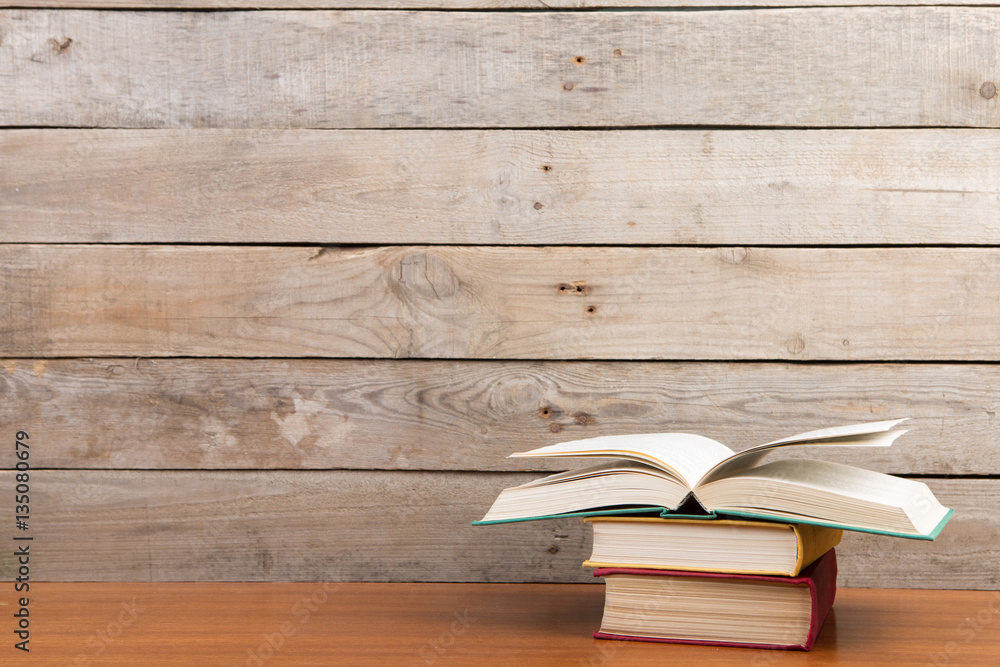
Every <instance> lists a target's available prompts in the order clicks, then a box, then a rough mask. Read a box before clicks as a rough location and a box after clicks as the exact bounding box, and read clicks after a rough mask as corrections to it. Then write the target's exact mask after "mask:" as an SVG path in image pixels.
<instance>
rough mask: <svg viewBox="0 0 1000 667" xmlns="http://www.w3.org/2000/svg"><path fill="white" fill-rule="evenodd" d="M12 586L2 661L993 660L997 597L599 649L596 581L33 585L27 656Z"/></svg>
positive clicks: (853, 610) (846, 592)
mask: <svg viewBox="0 0 1000 667" xmlns="http://www.w3.org/2000/svg"><path fill="white" fill-rule="evenodd" d="M3 589H4V590H3V592H2V593H0V619H4V620H3V621H0V636H3V637H5V639H4V641H3V644H2V645H0V664H3V665H20V664H24V665H74V666H78V667H83V666H85V665H118V664H121V665H142V666H144V667H149V666H155V665H222V666H225V667H233V666H237V665H238V666H239V667H245V666H247V667H249V666H256V667H263V665H414V666H422V665H581V666H593V667H598V666H605V665H629V666H633V665H654V664H655V665H699V666H700V665H708V666H711V665H751V666H755V667H756V666H768V667H770V666H772V665H786V664H787V665H805V664H808V665H865V666H869V665H873V664H879V663H886V664H888V663H893V664H895V665H938V666H941V665H993V666H995V665H998V664H1000V592H991V591H920V590H880V589H841V590H839V591H838V592H837V601H836V604H835V605H834V608H833V612H832V613H831V616H830V617H829V618H828V619H827V622H826V624H825V626H824V627H823V630H822V632H821V633H820V636H819V639H818V641H817V643H816V646H815V647H814V648H813V650H812V651H811V652H809V653H804V652H800V651H767V650H754V649H738V648H714V647H707V646H682V645H669V644H648V643H642V642H617V641H601V640H596V639H593V638H592V637H591V633H592V632H593V631H594V630H596V629H597V627H598V626H599V625H600V620H601V611H602V608H603V602H604V601H603V597H604V589H603V586H601V585H599V584H597V585H588V584H376V583H368V584H335V583H327V584H323V583H319V584H315V583H296V584H288V583H157V584H150V583H75V584H69V583H32V584H31V591H30V595H31V598H30V601H29V605H28V609H29V618H30V626H29V631H30V643H29V644H28V646H29V647H30V649H31V652H30V653H29V654H24V653H23V652H21V651H19V650H17V649H15V648H14V647H13V644H14V642H15V641H16V640H17V639H16V637H15V636H14V635H13V634H12V632H13V630H14V629H15V627H14V622H15V621H16V619H15V618H14V616H13V612H16V611H17V610H18V600H17V599H16V598H15V593H14V592H13V585H12V584H4V585H3ZM12 637H14V639H11V638H12Z"/></svg>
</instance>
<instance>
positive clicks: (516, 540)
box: [0, 470, 1000, 589]
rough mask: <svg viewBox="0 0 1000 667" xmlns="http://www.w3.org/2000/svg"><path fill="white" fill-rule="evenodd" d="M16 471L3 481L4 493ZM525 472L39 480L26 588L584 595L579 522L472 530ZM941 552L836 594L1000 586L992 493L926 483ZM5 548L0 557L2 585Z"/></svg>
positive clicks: (881, 547)
mask: <svg viewBox="0 0 1000 667" xmlns="http://www.w3.org/2000/svg"><path fill="white" fill-rule="evenodd" d="M12 475H13V472H12V471H3V472H0V483H2V484H3V486H4V488H11V487H10V484H11V483H12V482H13V479H12ZM534 476H535V475H531V474H526V473H459V472H453V473H448V472H371V471H328V472H321V471H277V470H276V471H267V472H239V471H232V472H208V471H193V472H179V471H178V472H151V471H91V470H87V471H46V470H38V471H34V472H33V473H32V475H31V489H32V496H31V500H32V506H31V515H32V519H31V524H30V530H31V534H32V535H33V536H34V538H35V539H34V543H35V544H36V545H37V546H38V547H40V548H39V549H38V550H37V554H36V555H34V556H33V557H32V561H31V562H32V570H31V572H32V576H33V579H32V580H33V581H35V580H41V581H75V580H86V581H123V580H124V581H173V580H182V581H314V580H332V581H479V582H501V581H503V582H516V581H535V582H542V581H550V582H567V581H581V582H582V581H587V580H588V579H589V576H590V575H589V571H586V570H583V569H582V568H581V567H580V564H581V563H582V562H583V560H584V559H585V558H586V557H587V556H589V555H590V533H589V531H590V529H589V528H587V527H586V525H585V524H584V523H583V522H582V521H581V520H579V519H575V520H574V519H560V520H556V521H545V522H524V523H517V524H507V525H499V526H471V525H470V522H471V521H472V520H474V519H478V518H480V517H481V516H482V515H483V514H485V512H486V510H487V509H488V508H489V506H490V504H491V503H492V502H493V499H494V498H495V497H496V494H497V493H498V492H499V491H500V490H501V489H502V488H504V487H507V486H513V485H515V484H519V483H523V482H525V481H527V480H529V479H531V478H533V477H534ZM924 481H925V482H926V483H927V484H928V486H930V487H931V489H932V490H933V491H934V492H935V494H936V495H937V496H938V498H939V499H940V500H941V502H942V503H944V504H945V505H947V506H949V507H953V508H955V510H956V513H955V517H954V518H953V519H952V520H951V522H950V523H949V524H948V526H946V528H945V530H944V531H943V532H942V534H941V536H940V537H939V538H938V539H937V540H936V541H934V542H931V543H928V542H925V541H923V540H904V539H897V538H888V537H873V536H869V535H853V534H852V535H848V536H846V537H845V539H844V541H843V543H842V547H839V548H838V553H839V554H840V559H839V560H840V563H841V565H840V569H841V573H842V574H841V579H840V581H841V583H842V584H843V585H845V586H862V587H868V586H896V587H903V588H981V589H992V588H997V587H998V586H1000V553H998V547H997V544H996V540H995V539H994V537H995V535H996V534H997V530H998V529H1000V525H998V522H1000V519H998V518H997V516H996V512H995V511H994V509H995V508H996V506H997V503H998V502H1000V484H998V483H997V481H996V480H945V479H927V480H924ZM13 567H14V556H13V550H9V551H4V552H3V553H0V578H3V579H7V580H10V579H11V573H12V572H13Z"/></svg>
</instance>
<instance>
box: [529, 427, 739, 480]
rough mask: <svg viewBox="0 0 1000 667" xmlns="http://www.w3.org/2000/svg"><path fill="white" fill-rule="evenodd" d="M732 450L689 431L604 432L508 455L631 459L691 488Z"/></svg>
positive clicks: (728, 455)
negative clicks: (622, 433) (670, 476)
mask: <svg viewBox="0 0 1000 667" xmlns="http://www.w3.org/2000/svg"><path fill="white" fill-rule="evenodd" d="M732 454H733V450H731V449H729V448H728V447H726V446H725V445H723V444H722V443H721V442H716V441H715V440H712V439H711V438H706V437H703V436H700V435H692V434H690V433H645V434H640V435H606V436H601V437H599V438H588V439H586V440H573V441H570V442H561V443H559V444H557V445H549V446H548V447H541V448H539V449H533V450H531V451H530V452H518V453H516V454H511V455H510V456H511V458H514V457H518V458H520V457H549V456H552V457H561V456H571V457H572V456H603V457H612V456H613V457H616V458H624V459H631V460H633V461H639V462H641V463H648V464H649V465H652V466H656V467H657V468H660V469H661V470H664V471H666V472H668V473H670V474H671V475H673V476H675V477H676V478H677V480H678V481H679V482H681V483H683V484H684V485H685V486H686V487H687V488H692V487H693V486H694V483H695V482H697V481H698V480H699V479H701V478H702V477H703V476H704V475H705V473H707V472H708V471H709V470H710V469H711V468H712V467H713V466H715V465H716V464H718V463H719V462H721V461H724V460H725V459H727V458H728V457H730V456H732Z"/></svg>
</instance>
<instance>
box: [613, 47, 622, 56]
mask: <svg viewBox="0 0 1000 667" xmlns="http://www.w3.org/2000/svg"><path fill="white" fill-rule="evenodd" d="M611 55H613V56H614V57H615V58H621V57H622V50H621V49H615V50H614V51H612V52H611Z"/></svg>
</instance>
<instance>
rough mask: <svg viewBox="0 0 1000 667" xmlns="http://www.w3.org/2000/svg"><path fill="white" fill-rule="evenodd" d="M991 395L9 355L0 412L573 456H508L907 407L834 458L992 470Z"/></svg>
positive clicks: (731, 378) (906, 384) (825, 376)
mask: <svg viewBox="0 0 1000 667" xmlns="http://www.w3.org/2000/svg"><path fill="white" fill-rule="evenodd" d="M998 404H1000V367H998V366H996V365H992V364H983V365H980V364H836V365H827V364H791V365H790V364H771V363H752V364H750V363H707V362H693V363H673V362H638V363H636V362H488V361H416V360H413V361H405V360H376V361H373V360H289V359H273V360H253V359H162V358H161V359H135V358H133V359H106V358H105V359H90V360H65V359H53V360H43V359H26V360H13V359H10V360H4V361H2V362H0V424H9V425H11V427H12V428H14V427H16V428H17V429H23V430H25V431H27V432H28V433H29V434H30V436H31V442H33V443H39V444H38V445H37V447H38V449H39V451H38V453H37V454H36V455H35V459H34V464H33V465H34V466H35V467H36V468H83V469H102V468H117V469H143V468H145V469H274V468H283V469H291V468H304V469H310V468H312V469H333V468H341V469H361V470H364V469H395V470H506V471H513V470H563V469H566V468H572V467H576V466H577V465H585V464H586V462H585V461H566V460H544V459H508V458H506V456H507V455H508V454H510V453H511V452H515V451H525V450H528V449H534V448H535V447H542V446H544V445H550V444H555V443H557V442H563V441H566V440H572V439H576V438H587V437H595V436H599V435H614V434H621V433H657V432H670V431H680V432H693V433H699V434H702V435H706V436H709V437H712V438H715V439H716V440H719V441H720V442H724V443H726V444H728V445H730V446H731V447H733V448H734V449H737V450H739V449H743V448H745V447H749V446H751V445H755V444H759V443H762V442H766V441H768V440H772V439H774V438H776V437H781V436H785V435H791V434H793V433H800V432H804V431H808V430H812V429H815V428H819V427H824V426H835V425H840V424H849V423H856V422H863V421H875V420H880V419H893V418H899V417H903V416H909V417H911V421H909V422H907V424H906V427H907V428H908V429H910V431H909V433H907V435H906V436H904V437H903V438H902V439H901V440H900V441H899V442H897V444H896V445H894V446H893V447H892V448H890V449H853V448H849V449H846V450H844V449H841V450H839V451H837V452H836V453H833V454H830V455H828V456H826V458H827V459H828V460H834V461H839V462H841V463H848V464H851V465H857V466H860V467H863V468H869V469H873V470H879V471H882V472H889V473H896V474H921V475H997V474H1000V451H998V448H997V442H998V441H1000V422H998V420H997V416H996V413H997V406H998ZM788 455H790V456H808V457H810V458H822V457H823V456H824V455H823V453H822V451H820V450H819V449H818V448H812V449H805V450H803V449H798V450H792V451H791V452H790V453H789V454H788ZM774 456H777V455H774ZM15 462H16V460H15V458H14V451H13V448H9V447H8V448H2V449H0V467H2V468H5V469H11V468H13V466H14V463H15Z"/></svg>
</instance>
